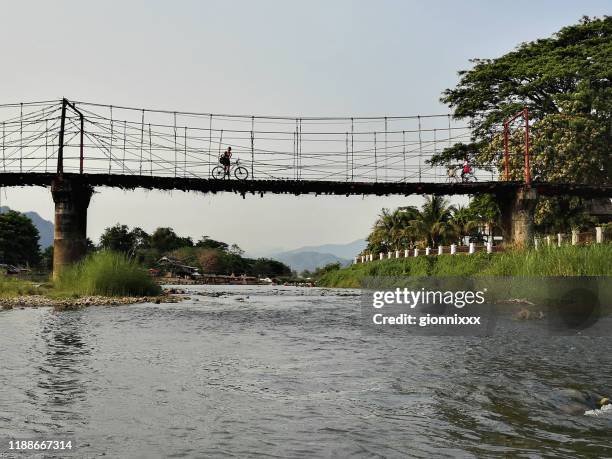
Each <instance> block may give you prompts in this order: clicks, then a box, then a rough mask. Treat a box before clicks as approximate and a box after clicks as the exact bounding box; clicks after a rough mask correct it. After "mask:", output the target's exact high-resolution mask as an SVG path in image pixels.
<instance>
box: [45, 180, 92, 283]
mask: <svg viewBox="0 0 612 459" xmlns="http://www.w3.org/2000/svg"><path fill="white" fill-rule="evenodd" d="M51 194H52V196H53V202H55V232H54V237H53V278H54V279H57V278H58V276H59V274H60V272H61V270H62V268H63V267H64V266H66V265H70V264H72V263H75V262H77V261H79V260H80V259H81V258H83V257H84V256H85V252H86V250H87V207H88V206H89V201H90V199H91V195H92V194H93V188H92V187H91V186H89V185H87V184H83V183H82V182H80V181H79V180H74V179H68V178H65V177H63V176H62V175H59V176H57V177H56V178H55V179H53V183H52V184H51Z"/></svg>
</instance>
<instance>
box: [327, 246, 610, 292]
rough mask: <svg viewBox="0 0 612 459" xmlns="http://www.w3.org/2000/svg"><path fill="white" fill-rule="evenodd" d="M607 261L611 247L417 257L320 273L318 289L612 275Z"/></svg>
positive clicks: (608, 260) (380, 261)
mask: <svg viewBox="0 0 612 459" xmlns="http://www.w3.org/2000/svg"><path fill="white" fill-rule="evenodd" d="M610 260H612V244H595V245H589V246H582V247H581V246H571V245H567V246H562V247H551V248H542V249H540V250H537V251H536V250H525V251H518V250H517V251H510V252H505V253H492V254H487V253H476V254H473V255H464V254H458V255H442V256H436V255H432V256H428V257H426V256H420V257H410V258H399V259H389V260H379V261H372V262H368V263H359V264H355V265H351V266H350V267H347V268H344V269H331V270H328V271H326V272H324V273H322V274H321V276H320V277H319V278H318V279H317V286H321V287H346V288H359V287H360V284H361V280H362V279H363V278H365V277H371V276H373V277H377V276H415V277H417V276H612V262H611V261H610Z"/></svg>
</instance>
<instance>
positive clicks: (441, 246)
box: [438, 245, 444, 255]
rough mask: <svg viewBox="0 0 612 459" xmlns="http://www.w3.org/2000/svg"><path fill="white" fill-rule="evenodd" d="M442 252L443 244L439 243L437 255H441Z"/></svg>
mask: <svg viewBox="0 0 612 459" xmlns="http://www.w3.org/2000/svg"><path fill="white" fill-rule="evenodd" d="M443 253H444V246H443V245H439V246H438V255H442V254H443Z"/></svg>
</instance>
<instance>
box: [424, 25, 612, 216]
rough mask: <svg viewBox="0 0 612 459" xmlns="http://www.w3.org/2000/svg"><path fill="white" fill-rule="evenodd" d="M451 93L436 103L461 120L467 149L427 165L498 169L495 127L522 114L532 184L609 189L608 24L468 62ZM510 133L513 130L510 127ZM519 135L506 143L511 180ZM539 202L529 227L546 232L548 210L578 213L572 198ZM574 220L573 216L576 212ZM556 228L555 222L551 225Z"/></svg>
mask: <svg viewBox="0 0 612 459" xmlns="http://www.w3.org/2000/svg"><path fill="white" fill-rule="evenodd" d="M471 62H472V63H473V67H472V68H471V69H470V70H463V71H461V72H459V76H460V81H459V83H458V85H457V86H456V87H455V88H452V89H447V90H446V91H444V93H443V96H442V98H441V100H442V101H443V102H445V103H446V104H448V105H449V106H450V107H451V108H452V109H453V110H454V116H455V117H456V118H459V119H463V118H465V119H469V122H470V124H471V126H472V128H473V130H474V131H473V132H474V135H473V139H472V142H470V143H467V144H456V145H454V146H452V147H450V148H448V149H446V150H444V151H443V152H441V153H439V154H438V155H436V156H435V157H433V158H432V160H431V163H433V164H450V163H455V162H457V161H458V160H462V159H464V158H468V159H470V160H471V162H472V163H473V164H475V165H477V166H480V167H484V168H493V169H495V168H496V169H497V170H499V171H500V173H501V171H502V170H503V158H502V152H503V136H502V123H503V121H504V120H505V119H507V118H508V117H510V116H512V115H513V114H515V113H516V112H518V111H520V110H522V109H523V108H524V107H527V109H528V110H529V116H530V122H531V134H532V135H531V139H530V141H531V158H532V160H531V166H532V170H531V173H532V177H533V179H534V180H536V181H537V180H539V181H547V182H574V183H591V184H592V183H602V184H604V183H605V184H609V183H610V180H611V176H612V161H610V145H611V143H612V142H611V141H612V84H611V80H612V70H611V69H612V17H610V16H604V17H603V18H588V17H584V18H582V20H581V21H580V22H579V23H578V24H575V25H572V26H569V27H564V28H563V29H561V30H560V31H559V32H557V33H556V34H554V35H553V36H552V37H550V38H544V39H540V40H536V41H533V42H528V43H523V44H521V45H520V46H518V47H517V48H516V49H515V50H514V51H512V52H509V53H507V54H505V55H503V56H501V57H498V58H496V59H473V60H472V61H471ZM516 127H518V126H516ZM522 148H523V133H522V131H521V130H520V129H515V130H514V131H513V133H512V135H511V139H510V150H511V151H510V152H511V161H510V174H511V179H514V180H522V179H523V153H522ZM549 201H550V200H543V201H542V203H541V205H540V206H539V208H538V210H537V214H536V217H537V220H538V222H539V223H540V224H542V225H544V226H551V225H552V226H554V225H555V222H554V215H553V214H552V213H551V212H552V209H554V208H558V207H567V208H568V209H569V210H570V211H571V212H572V214H576V213H577V212H578V211H579V210H580V209H582V208H584V203H583V202H582V201H581V200H579V199H571V200H570V199H565V200H563V199H562V200H561V201H564V202H563V203H560V202H559V201H560V200H559V199H555V200H553V201H556V202H555V203H553V204H551V203H550V202H549ZM578 213H579V212H578ZM557 223H558V222H557Z"/></svg>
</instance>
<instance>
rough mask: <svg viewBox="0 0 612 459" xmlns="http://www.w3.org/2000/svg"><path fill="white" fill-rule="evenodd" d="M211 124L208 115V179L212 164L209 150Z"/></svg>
mask: <svg viewBox="0 0 612 459" xmlns="http://www.w3.org/2000/svg"><path fill="white" fill-rule="evenodd" d="M212 122H213V116H212V115H210V119H209V121H208V177H210V174H211V164H212V157H211V149H212Z"/></svg>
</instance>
